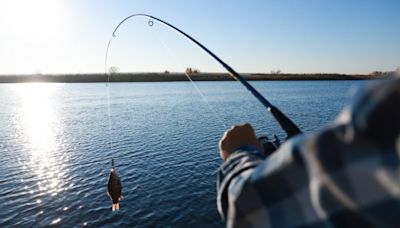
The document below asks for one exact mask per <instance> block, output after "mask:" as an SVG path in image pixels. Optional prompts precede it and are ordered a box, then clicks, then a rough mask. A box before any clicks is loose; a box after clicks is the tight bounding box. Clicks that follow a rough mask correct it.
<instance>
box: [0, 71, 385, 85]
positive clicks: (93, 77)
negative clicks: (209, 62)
mask: <svg viewBox="0 0 400 228" xmlns="http://www.w3.org/2000/svg"><path fill="white" fill-rule="evenodd" d="M107 76H108V75H105V74H57V75H50V74H49V75H1V76H0V83H19V82H106V81H107V80H108V79H107ZM243 76H244V77H245V78H246V79H247V80H365V79H380V78H386V77H390V76H392V75H391V74H390V73H384V74H368V75H348V74H283V73H280V74H243ZM190 77H191V78H192V80H193V81H230V80H233V78H232V77H231V76H229V75H228V74H223V73H195V74H191V75H190ZM165 81H188V78H187V77H186V75H185V74H183V73H116V74H111V75H110V82H165Z"/></svg>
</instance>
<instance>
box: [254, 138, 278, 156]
mask: <svg viewBox="0 0 400 228" xmlns="http://www.w3.org/2000/svg"><path fill="white" fill-rule="evenodd" d="M258 141H259V142H260V143H261V145H262V146H263V147H264V154H265V155H266V156H269V155H271V154H272V153H274V152H275V151H276V150H277V149H278V148H279V147H280V146H281V141H280V140H279V138H278V136H276V135H274V138H273V139H270V138H268V136H266V135H263V136H261V137H259V138H258Z"/></svg>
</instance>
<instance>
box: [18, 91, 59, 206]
mask: <svg viewBox="0 0 400 228" xmlns="http://www.w3.org/2000/svg"><path fill="white" fill-rule="evenodd" d="M56 89H57V85H54V84H52V85H51V84H46V83H26V84H20V85H18V86H16V87H15V92H16V95H17V96H18V97H19V104H20V105H19V106H20V109H19V113H20V115H21V117H20V118H19V123H18V124H19V126H20V127H19V129H20V130H21V133H22V134H23V135H25V136H24V138H25V140H24V144H25V148H26V151H27V155H28V157H29V162H28V165H27V167H29V169H31V170H32V172H33V173H35V174H36V175H37V180H38V181H37V186H36V188H35V190H34V191H33V192H37V193H45V195H47V194H48V195H51V196H56V195H57V194H58V193H60V192H61V191H62V190H63V189H62V186H63V176H65V174H66V173H65V170H63V167H62V164H63V163H64V162H63V160H62V159H63V157H62V156H60V155H58V152H57V144H58V141H57V135H59V133H60V132H61V130H62V129H61V126H60V124H58V121H57V118H56V114H55V112H54V104H53V100H54V98H53V93H54V92H55V90H56ZM36 202H37V203H39V204H40V203H43V200H37V201H36Z"/></svg>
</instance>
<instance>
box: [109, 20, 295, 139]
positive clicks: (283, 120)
mask: <svg viewBox="0 0 400 228" xmlns="http://www.w3.org/2000/svg"><path fill="white" fill-rule="evenodd" d="M132 17H147V18H150V19H152V20H155V21H158V22H160V23H162V24H164V25H166V26H168V27H170V28H172V29H173V30H175V31H176V32H178V33H180V34H181V35H183V36H184V37H186V38H188V39H189V40H191V41H192V42H194V43H195V44H196V45H197V46H199V47H200V48H201V49H203V50H204V51H205V52H207V53H208V54H209V55H211V57H213V58H214V59H215V60H216V61H217V62H219V63H220V64H221V65H222V67H224V68H225V69H226V70H227V71H228V72H229V73H230V75H231V76H232V77H233V78H234V79H235V80H237V81H239V82H240V83H241V84H242V85H243V86H244V87H246V89H247V90H248V91H249V92H250V93H251V94H253V95H254V96H255V97H256V98H257V100H258V101H260V102H261V103H262V104H263V105H264V106H265V108H267V110H268V111H269V112H270V113H271V114H272V116H273V117H274V118H275V120H276V121H277V122H278V123H279V125H280V126H281V128H282V129H283V130H284V131H285V132H286V134H287V139H288V138H291V137H293V136H295V135H297V134H300V133H301V131H300V129H299V128H298V127H297V126H296V124H294V123H293V121H291V120H290V119H289V118H288V117H287V116H286V115H285V114H283V113H282V112H281V111H280V110H279V109H278V108H277V107H275V106H274V105H272V104H271V103H270V102H269V101H268V100H267V99H266V98H265V97H263V96H262V95H261V94H260V93H259V92H258V91H257V90H256V89H255V88H254V87H253V86H252V85H250V83H249V82H248V81H247V80H246V79H244V77H243V76H241V75H240V74H238V73H237V72H236V71H235V70H233V68H232V67H230V66H229V65H228V64H226V63H225V62H224V61H222V60H221V59H220V58H219V57H218V56H216V55H215V54H214V53H213V52H211V51H210V50H209V49H208V48H206V47H205V46H204V45H202V44H201V43H200V42H198V41H197V40H196V39H194V38H193V37H191V36H189V35H188V34H187V33H185V32H184V31H182V30H180V29H179V28H177V27H175V26H174V25H172V24H170V23H168V22H166V21H164V20H161V19H159V18H157V17H154V16H151V15H148V14H132V15H130V16H128V17H126V18H125V19H123V20H122V21H121V22H120V23H119V24H118V25H117V27H115V29H114V31H113V33H112V37H111V38H110V41H109V42H108V45H107V53H108V49H109V46H110V43H111V40H112V38H113V37H116V32H117V30H118V28H119V27H120V26H121V25H122V24H123V23H124V22H125V21H127V20H129V19H130V18H132ZM149 25H150V26H152V25H153V22H152V21H149ZM106 62H107V54H106Z"/></svg>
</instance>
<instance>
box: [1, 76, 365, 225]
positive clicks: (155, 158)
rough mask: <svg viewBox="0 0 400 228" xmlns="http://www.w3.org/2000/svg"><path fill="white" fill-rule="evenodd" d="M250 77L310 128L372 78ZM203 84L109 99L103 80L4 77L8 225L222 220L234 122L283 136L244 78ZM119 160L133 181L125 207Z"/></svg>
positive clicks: (133, 87) (117, 89) (120, 93)
mask: <svg viewBox="0 0 400 228" xmlns="http://www.w3.org/2000/svg"><path fill="white" fill-rule="evenodd" d="M251 83H252V84H253V85H254V86H255V87H256V88H257V89H259V91H260V92H261V93H262V94H263V95H264V96H265V97H267V99H269V101H270V102H271V103H273V104H274V105H276V106H277V107H279V108H280V109H281V110H282V111H283V112H284V113H285V114H287V115H288V116H289V117H290V118H292V120H293V121H294V122H295V123H297V124H298V125H299V127H300V128H301V129H302V130H303V131H304V132H312V131H314V130H317V129H320V128H322V127H323V126H325V125H327V124H329V123H332V121H333V120H334V119H335V116H336V115H337V114H338V113H339V111H340V110H341V108H342V107H343V106H344V105H345V104H347V103H348V102H349V101H350V100H351V95H352V94H353V92H354V90H355V88H357V87H358V86H360V85H362V84H364V83H365V82H363V81H290V82H289V81H287V82H280V81H276V82H251ZM196 85H197V86H198V88H199V89H200V91H201V92H202V93H203V95H204V97H202V96H200V95H199V94H198V93H197V92H196V90H195V89H194V88H193V86H192V84H190V83H189V82H164V83H115V84H111V85H110V86H109V91H110V99H107V89H106V85H105V84H101V83H88V84H45V83H44V84H35V83H34V84H1V85H0V104H1V108H0V227H7V226H12V225H13V226H21V227H32V226H48V225H57V226H62V227H71V226H74V227H76V226H85V225H87V226H95V227H97V226H101V225H106V226H128V227H132V226H139V227H144V226H162V227H166V226H172V227H188V226H196V227H198V226H200V227H206V226H207V227H210V226H223V223H222V222H221V221H220V218H219V216H218V213H217V209H216V201H215V198H216V190H215V185H216V184H215V181H216V170H217V168H218V166H219V165H220V164H221V160H220V158H219V156H218V151H217V143H218V140H219V138H220V137H221V136H222V134H223V132H224V130H225V129H226V127H229V126H230V125H232V124H234V123H244V122H250V123H252V124H253V125H254V126H255V128H256V132H257V133H258V134H259V135H261V134H268V135H272V134H277V135H278V136H279V137H281V138H282V139H283V138H284V135H283V132H282V131H281V130H280V129H279V128H278V127H277V125H276V123H275V122H274V121H273V119H272V118H271V116H270V114H268V113H267V112H266V111H265V109H264V108H263V107H262V105H261V104H260V103H259V102H258V101H256V100H255V99H254V98H253V97H252V96H251V95H250V94H249V93H248V92H247V91H245V90H244V89H243V87H242V86H241V85H240V84H239V83H237V82H197V83H196ZM108 102H109V103H110V105H109V106H108ZM108 108H109V110H110V114H111V115H110V117H111V118H110V120H111V121H109V114H108V113H109V112H108ZM110 128H111V131H109V129H110ZM110 133H111V134H110ZM111 158H114V159H115V163H116V169H117V173H118V174H119V175H120V177H121V180H122V185H123V195H124V199H123V200H122V201H121V203H120V208H121V209H120V211H119V212H117V213H113V212H112V211H111V201H110V200H109V198H108V196H107V194H106V191H107V181H108V173H109V170H110V167H111Z"/></svg>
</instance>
